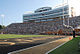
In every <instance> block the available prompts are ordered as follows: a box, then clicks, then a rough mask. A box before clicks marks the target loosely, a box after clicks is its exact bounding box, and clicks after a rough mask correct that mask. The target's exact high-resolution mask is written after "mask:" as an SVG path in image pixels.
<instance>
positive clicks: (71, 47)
mask: <svg viewBox="0 0 80 54" xmlns="http://www.w3.org/2000/svg"><path fill="white" fill-rule="evenodd" d="M79 42H80V37H76V38H74V39H72V40H70V41H69V42H67V43H66V44H64V45H62V46H61V47H59V48H57V49H55V50H54V51H52V52H50V53H49V54H80V48H79V47H80V46H79Z"/></svg>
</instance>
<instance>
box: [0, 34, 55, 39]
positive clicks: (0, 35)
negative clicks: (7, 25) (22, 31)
mask: <svg viewBox="0 0 80 54" xmlns="http://www.w3.org/2000/svg"><path fill="white" fill-rule="evenodd" d="M44 36H55V35H16V34H0V39H6V38H23V37H44Z"/></svg>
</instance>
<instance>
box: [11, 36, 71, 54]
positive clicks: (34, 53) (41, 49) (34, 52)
mask: <svg viewBox="0 0 80 54" xmlns="http://www.w3.org/2000/svg"><path fill="white" fill-rule="evenodd" d="M71 38H72V37H71ZM69 39H70V38H69V37H67V38H63V39H59V40H56V41H53V42H50V43H48V44H46V45H45V44H44V45H40V46H38V47H33V48H30V49H26V50H23V51H20V52H16V53H11V54H45V53H46V52H48V51H49V50H51V49H53V48H55V47H57V46H58V45H60V44H62V43H64V42H67V41H69Z"/></svg>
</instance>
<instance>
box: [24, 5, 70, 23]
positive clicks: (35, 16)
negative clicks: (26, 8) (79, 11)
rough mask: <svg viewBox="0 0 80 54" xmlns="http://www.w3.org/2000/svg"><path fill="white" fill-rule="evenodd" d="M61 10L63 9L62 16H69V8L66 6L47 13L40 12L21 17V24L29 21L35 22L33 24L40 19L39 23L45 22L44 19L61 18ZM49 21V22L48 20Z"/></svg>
mask: <svg viewBox="0 0 80 54" xmlns="http://www.w3.org/2000/svg"><path fill="white" fill-rule="evenodd" d="M63 8H64V15H65V16H68V15H69V7H68V5H66V6H63V7H59V8H55V9H53V10H52V9H49V10H48V11H42V12H34V13H33V14H26V15H23V22H24V21H26V22H27V21H29V20H35V22H37V19H38V20H39V19H41V21H45V20H44V19H47V20H48V19H49V18H55V17H62V16H63ZM45 9H48V8H42V9H41V8H40V9H38V10H36V11H39V10H45ZM49 21H50V20H49Z"/></svg>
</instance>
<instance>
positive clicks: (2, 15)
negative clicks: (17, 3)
mask: <svg viewBox="0 0 80 54" xmlns="http://www.w3.org/2000/svg"><path fill="white" fill-rule="evenodd" d="M4 16H5V15H4V14H1V17H2V26H3V19H4Z"/></svg>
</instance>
